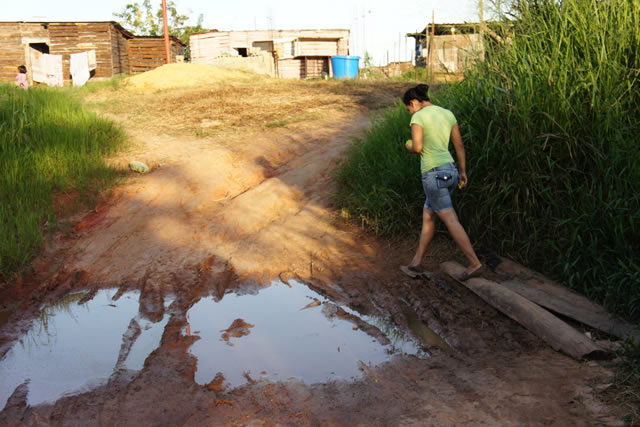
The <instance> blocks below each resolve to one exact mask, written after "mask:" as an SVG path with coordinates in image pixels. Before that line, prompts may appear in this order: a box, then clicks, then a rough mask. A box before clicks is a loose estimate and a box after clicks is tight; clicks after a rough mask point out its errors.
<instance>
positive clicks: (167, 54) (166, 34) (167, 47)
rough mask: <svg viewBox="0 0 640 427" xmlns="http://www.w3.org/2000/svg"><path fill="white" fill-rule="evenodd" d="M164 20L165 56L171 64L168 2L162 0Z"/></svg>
mask: <svg viewBox="0 0 640 427" xmlns="http://www.w3.org/2000/svg"><path fill="white" fill-rule="evenodd" d="M162 20H163V21H164V54H165V57H166V60H165V61H166V63H167V64H171V48H170V45H169V24H168V23H167V0H162Z"/></svg>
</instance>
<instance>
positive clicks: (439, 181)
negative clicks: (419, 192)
mask: <svg viewBox="0 0 640 427" xmlns="http://www.w3.org/2000/svg"><path fill="white" fill-rule="evenodd" d="M457 185H458V168H456V165H455V163H447V164H444V165H442V166H438V167H435V168H433V169H430V170H428V171H426V172H425V173H423V174H422V188H423V189H424V194H425V195H426V196H427V200H426V201H425V202H424V207H425V208H426V209H430V210H432V211H434V212H440V211H443V210H446V209H451V208H453V203H452V202H451V192H452V191H453V190H454V189H455V188H456V186H457Z"/></svg>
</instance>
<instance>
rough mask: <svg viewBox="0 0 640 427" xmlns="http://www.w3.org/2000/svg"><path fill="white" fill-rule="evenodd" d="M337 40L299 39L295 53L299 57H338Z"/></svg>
mask: <svg viewBox="0 0 640 427" xmlns="http://www.w3.org/2000/svg"><path fill="white" fill-rule="evenodd" d="M338 41H339V40H338V39H335V40H327V39H315V40H314V39H300V42H299V46H298V49H297V53H298V55H299V56H335V55H338Z"/></svg>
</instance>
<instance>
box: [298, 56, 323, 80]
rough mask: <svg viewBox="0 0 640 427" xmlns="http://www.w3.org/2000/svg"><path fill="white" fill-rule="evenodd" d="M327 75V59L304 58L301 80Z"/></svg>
mask: <svg viewBox="0 0 640 427" xmlns="http://www.w3.org/2000/svg"><path fill="white" fill-rule="evenodd" d="M325 73H326V75H327V76H328V75H329V57H328V56H321V57H311V58H310V57H305V58H304V74H303V78H306V79H315V78H321V77H324V75H325Z"/></svg>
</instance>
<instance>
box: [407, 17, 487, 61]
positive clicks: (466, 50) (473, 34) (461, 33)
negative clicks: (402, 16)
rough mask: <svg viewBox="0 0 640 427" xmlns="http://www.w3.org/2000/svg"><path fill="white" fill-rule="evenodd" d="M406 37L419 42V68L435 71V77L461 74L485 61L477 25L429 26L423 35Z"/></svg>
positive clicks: (417, 48) (416, 56)
mask: <svg viewBox="0 0 640 427" xmlns="http://www.w3.org/2000/svg"><path fill="white" fill-rule="evenodd" d="M432 31H433V37H432ZM407 36H408V37H413V38H414V39H415V41H416V50H415V64H416V66H418V67H425V66H428V67H432V70H433V73H462V72H463V71H464V70H465V69H467V68H468V67H469V66H470V65H471V64H472V63H473V62H475V61H476V60H478V59H482V58H483V57H484V47H483V43H482V35H481V34H480V26H479V25H478V24H435V26H433V27H432V25H428V26H427V27H426V28H425V29H424V30H423V31H422V32H420V33H409V34H407Z"/></svg>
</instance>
